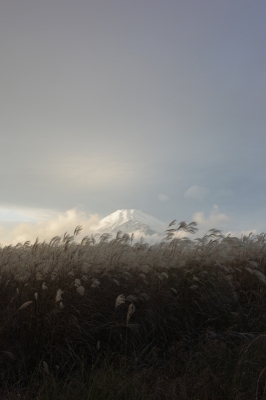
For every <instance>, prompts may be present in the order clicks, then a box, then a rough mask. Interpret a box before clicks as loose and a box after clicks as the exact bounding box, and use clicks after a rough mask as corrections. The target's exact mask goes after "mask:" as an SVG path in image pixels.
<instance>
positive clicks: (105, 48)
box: [0, 0, 266, 243]
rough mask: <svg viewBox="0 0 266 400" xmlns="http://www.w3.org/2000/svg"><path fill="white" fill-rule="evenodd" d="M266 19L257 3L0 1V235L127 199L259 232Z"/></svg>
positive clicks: (55, 223) (99, 211) (153, 209)
mask: <svg viewBox="0 0 266 400" xmlns="http://www.w3.org/2000/svg"><path fill="white" fill-rule="evenodd" d="M265 20H266V2H265V0H256V1H251V0H223V1H220V0H212V1H210V0H208V1H207V0H182V1H181V0H152V1H151V0H134V1H129V0H123V1H122V0H113V1H112V0H94V1H93V0H76V1H73V0H46V1H42V2H41V1H36V0H23V1H22V0H20V1H18V0H12V1H11V0H9V1H3V2H1V12H0V43H1V65H0V69H1V74H0V77H1V107H0V113H1V115H0V134H1V147H0V163H1V164H0V167H1V168H0V182H1V187H0V220H1V222H0V243H4V241H5V240H17V239H18V238H19V237H22V236H23V232H24V233H25V234H28V235H29V236H30V235H31V236H32V235H33V236H34V237H36V236H37V233H38V234H39V233H40V232H46V234H51V235H53V234H54V233H55V234H61V233H62V230H64V229H65V227H68V226H69V224H72V225H73V224H74V225H75V224H76V223H79V224H81V225H84V227H87V228H88V227H89V225H90V222H91V218H92V220H93V221H94V222H95V220H97V218H99V217H104V216H106V215H108V214H110V213H112V212H114V211H116V210H117V209H122V208H136V209H140V210H142V211H144V212H147V213H149V214H151V215H153V216H154V217H156V218H158V219H161V220H162V221H166V222H170V221H172V220H173V219H177V221H178V222H179V221H182V220H185V221H187V222H190V221H192V220H196V221H197V222H198V223H199V228H202V229H203V230H204V231H206V230H208V229H210V228H218V229H222V230H223V231H224V232H228V231H232V232H235V233H240V232H241V231H250V230H252V231H253V232H255V230H256V232H257V233H261V232H264V231H265V230H266V227H265V211H266V185H265V184H266V174H265V169H266V158H265V156H266V132H265V127H266V109H265V105H266V74H265V71H266V25H265ZM23 221H28V222H27V223H26V224H25V223H24V224H23ZM60 221H61V222H60ZM34 223H37V225H32V224H34ZM29 224H31V225H29ZM72 225H71V226H72ZM56 230H57V232H56ZM63 233H64V232H63ZM85 233H86V232H85V230H84V234H85ZM19 234H20V236H19ZM24 236H25V235H24ZM24 236H23V238H24ZM7 238H8V239H7ZM23 238H22V239H23Z"/></svg>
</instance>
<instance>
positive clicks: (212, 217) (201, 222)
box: [192, 204, 230, 237]
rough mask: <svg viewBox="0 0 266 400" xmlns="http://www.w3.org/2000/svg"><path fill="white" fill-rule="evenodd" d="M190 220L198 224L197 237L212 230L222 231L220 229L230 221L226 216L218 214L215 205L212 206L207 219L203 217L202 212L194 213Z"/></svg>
mask: <svg viewBox="0 0 266 400" xmlns="http://www.w3.org/2000/svg"><path fill="white" fill-rule="evenodd" d="M192 219H193V221H195V222H197V223H198V228H199V232H198V237H201V236H202V234H204V233H206V231H208V230H209V229H212V228H215V229H220V230H222V228H224V227H226V225H227V224H228V222H229V221H230V217H229V216H228V215H226V214H223V213H219V212H218V206H217V204H214V206H213V209H212V210H211V211H210V214H209V216H208V217H205V215H204V213H203V212H196V213H195V214H194V215H193V218H192Z"/></svg>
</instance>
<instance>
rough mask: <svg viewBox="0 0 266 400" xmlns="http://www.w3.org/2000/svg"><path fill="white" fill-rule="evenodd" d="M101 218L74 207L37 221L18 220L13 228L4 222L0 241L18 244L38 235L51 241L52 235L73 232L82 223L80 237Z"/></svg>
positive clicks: (42, 239) (32, 240)
mask: <svg viewBox="0 0 266 400" xmlns="http://www.w3.org/2000/svg"><path fill="white" fill-rule="evenodd" d="M99 220H100V216H99V215H98V214H89V215H88V214H87V213H85V212H84V211H82V210H79V209H77V208H72V209H70V210H67V211H66V212H63V213H59V214H53V215H52V216H51V215H50V217H48V218H47V219H43V218H42V216H41V218H40V219H39V220H37V221H35V222H23V223H20V222H18V224H17V225H16V226H11V228H10V227H9V226H8V225H7V224H4V225H3V226H2V227H1V229H0V243H1V244H2V245H9V244H12V245H16V244H17V243H25V242H26V241H27V240H29V241H30V242H31V243H32V242H34V241H35V240H36V238H37V237H38V238H39V240H40V241H44V240H46V241H50V240H51V239H52V237H54V236H62V235H64V233H65V232H68V233H69V234H73V232H74V230H75V228H76V226H77V225H82V228H83V229H82V231H81V234H80V237H84V236H86V235H87V234H90V228H91V226H93V225H95V224H97V223H98V222H99ZM82 234H83V235H82Z"/></svg>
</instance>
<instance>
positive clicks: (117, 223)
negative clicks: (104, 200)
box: [92, 208, 166, 236]
mask: <svg viewBox="0 0 266 400" xmlns="http://www.w3.org/2000/svg"><path fill="white" fill-rule="evenodd" d="M92 229H93V230H94V231H96V232H100V233H109V232H110V233H116V232H118V231H122V232H123V233H137V234H139V235H140V234H142V235H143V236H146V235H148V236H150V235H154V234H158V233H162V232H163V231H164V230H165V229H166V224H165V223H164V222H162V221H160V220H158V219H157V218H154V217H152V216H151V215H149V214H146V213H144V212H143V211H140V210H136V209H134V208H131V209H123V210H117V211H115V212H113V213H112V214H110V215H108V216H107V217H105V218H103V219H101V220H100V222H99V223H98V224H97V225H96V226H94V227H93V228H92Z"/></svg>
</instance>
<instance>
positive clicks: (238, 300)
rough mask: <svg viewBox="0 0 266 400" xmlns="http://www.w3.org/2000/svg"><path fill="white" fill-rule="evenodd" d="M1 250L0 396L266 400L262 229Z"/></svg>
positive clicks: (183, 227)
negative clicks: (149, 240)
mask: <svg viewBox="0 0 266 400" xmlns="http://www.w3.org/2000/svg"><path fill="white" fill-rule="evenodd" d="M80 230H81V227H80V226H78V227H77V228H76V230H75V232H74V235H73V236H69V235H68V234H65V235H64V236H63V237H62V238H60V237H55V238H53V239H52V240H51V241H50V243H49V244H48V243H45V242H43V243H39V242H38V240H36V242H35V243H34V244H33V245H31V244H30V243H29V242H26V243H25V244H18V245H16V246H6V247H0V278H1V279H0V398H1V399H8V400H13V399H25V400H26V399H36V400H37V399H39V400H45V399H49V400H55V399H71V400H73V399H81V400H85V399H86V400H89V399H92V400H94V399H95V400H96V399H97V400H101V399H102V400H105V399H110V400H112V399H116V400H120V399H121V400H122V399H123V400H127V399H132V400H133V399H134V400H142V399H153V400H156V399H158V400H159V399H160V400H161V399H180V400H207V399H212V400H216V399H217V400H218V399H219V400H220V399H221V400H222V399H223V400H225V399H226V400H233V399H234V400H250V399H256V400H261V399H266V389H265V382H266V334H265V331H266V276H265V274H266V261H265V255H266V251H265V245H266V234H260V235H256V236H255V235H252V234H251V235H250V236H249V237H246V236H243V237H242V238H241V239H238V238H233V237H230V236H227V237H225V236H223V235H222V232H221V231H219V230H216V229H212V230H210V231H208V232H207V234H206V235H205V236H204V237H203V238H198V239H196V240H193V241H192V240H191V239H188V238H178V237H176V234H177V233H178V232H184V231H185V232H188V233H195V232H196V230H197V229H196V223H194V222H192V223H190V224H188V225H187V224H185V223H184V222H181V223H180V224H179V226H178V228H174V221H173V223H171V224H170V225H169V229H168V231H167V232H166V239H165V240H164V241H163V242H161V243H159V244H156V245H153V246H150V245H148V244H146V243H144V242H143V241H140V242H137V243H135V244H133V242H132V238H131V237H129V235H127V234H124V235H122V234H121V233H118V234H117V236H116V238H114V239H112V238H111V237H110V236H109V235H108V234H104V235H102V236H101V237H100V238H99V240H98V241H96V240H95V238H94V237H93V236H92V237H85V238H84V239H83V240H82V241H81V242H78V241H77V239H76V237H77V235H78V234H79V232H80Z"/></svg>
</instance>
